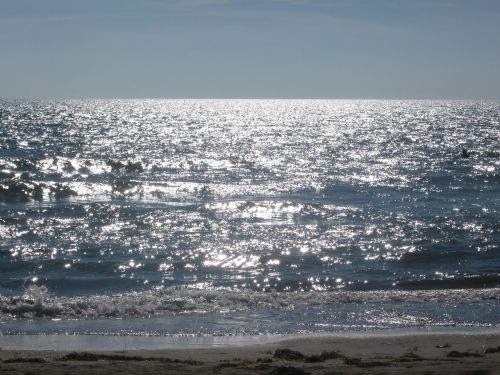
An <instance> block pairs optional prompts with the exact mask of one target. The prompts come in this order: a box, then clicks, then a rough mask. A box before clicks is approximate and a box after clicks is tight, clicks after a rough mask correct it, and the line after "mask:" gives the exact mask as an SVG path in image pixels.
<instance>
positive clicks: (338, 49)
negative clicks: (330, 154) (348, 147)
mask: <svg viewBox="0 0 500 375" xmlns="http://www.w3.org/2000/svg"><path fill="white" fill-rule="evenodd" d="M0 97H57V98H81V97H122V98H123V97H126V98H129V97H134V98H232V97H236V98H458V99H460V98H471V99H473V98H476V99H488V98H490V99H500V1H499V0H365V1H363V0H184V1H182V0H169V1H168V0H85V1H79V0H0Z"/></svg>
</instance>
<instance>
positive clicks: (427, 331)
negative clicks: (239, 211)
mask: <svg viewBox="0 0 500 375" xmlns="http://www.w3.org/2000/svg"><path fill="white" fill-rule="evenodd" d="M433 335H441V336H446V335H463V336H468V335H470V336H481V335H498V336H499V337H500V326H495V327H472V326H471V327H467V326H460V327H456V326H453V327H446V326H426V327H407V328H388V329H370V330H363V331H361V330H347V331H337V332H306V333H293V334H259V335H209V334H207V335H191V334H186V335H185V334H170V335H150V334H146V335H126V334H124V335H120V334H43V333H41V334H3V333H2V332H1V331H0V350H22V351H42V350H51V351H69V350H77V351H86V350H93V351H116V350H122V351H123V350H128V351H130V350H163V349H179V348H182V349H209V348H215V347H245V346H251V345H267V344H269V345H272V344H276V343H279V342H287V341H294V340H310V339H320V340H323V339H377V338H379V339H383V338H391V337H407V336H408V337H410V336H412V337H416V336H433Z"/></svg>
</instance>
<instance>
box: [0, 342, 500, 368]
mask: <svg viewBox="0 0 500 375" xmlns="http://www.w3.org/2000/svg"><path fill="white" fill-rule="evenodd" d="M4 338H5V336H4ZM4 342H5V341H4ZM322 353H323V354H322ZM0 359H1V362H0V374H24V375H28V374H34V375H36V374H50V375H59V374H72V375H73V374H93V375H98V374H109V375H112V374H128V373H136V374H197V375H200V374H221V375H222V374H269V375H298V374H372V373H373V374H403V373H404V374H470V375H484V374H500V334H499V333H498V332H494V333H491V332H489V333H477V332H475V333H449V334H448V333H445V334H443V333H437V334H436V333H427V334H408V333H404V334H392V335H384V334H377V335H351V336H349V335H335V334H332V335H316V336H313V335H304V336H288V337H287V336H285V337H281V338H279V339H277V340H275V341H272V342H269V341H267V342H263V343H261V344H248V345H221V346H215V347H214V346H211V347H196V348H189V347H183V348H181V349H177V348H168V349H150V350H114V351H87V350H85V351H77V352H75V351H73V352H70V351H63V350H13V349H3V350H1V351H0Z"/></svg>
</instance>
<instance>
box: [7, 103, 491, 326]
mask: <svg viewBox="0 0 500 375" xmlns="http://www.w3.org/2000/svg"><path fill="white" fill-rule="evenodd" d="M463 149H467V150H468V153H469V157H467V158H464V157H462V150H463ZM499 192H500V103H498V102H477V101H476V102H474V101H329V100H68V101H45V100H1V101H0V332H2V333H30V334H38V333H98V334H128V335H143V334H159V335H163V334H195V335H205V334H206V335H233V334H261V333H298V332H331V331H339V330H358V329H361V330H363V329H380V328H397V327H422V326H424V327H435V326H473V327H478V326H499V325H500V314H499V313H498V311H499V307H500V252H499V251H500V249H499V244H500V220H499V209H500V194H499Z"/></svg>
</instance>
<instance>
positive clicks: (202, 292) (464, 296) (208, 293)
mask: <svg viewBox="0 0 500 375" xmlns="http://www.w3.org/2000/svg"><path fill="white" fill-rule="evenodd" d="M486 300H500V288H489V289H447V290H412V291H401V290H397V291H356V292H315V291H311V292H268V293H266V292H255V291H249V290H244V291H235V290H228V289H208V290H207V289H193V288H186V287H176V288H166V289H158V290H153V291H146V292H133V293H127V294H115V295H109V296H108V295H94V296H80V297H55V296H51V295H50V294H49V293H48V290H47V288H46V287H44V286H41V287H40V286H31V287H29V288H28V289H27V290H26V291H25V293H24V294H23V295H18V296H8V297H5V296H4V297H0V319H2V320H14V319H32V318H36V317H47V318H67V319H75V318H76V319H77V318H98V317H112V318H127V317H148V316H154V315H156V316H158V315H178V314H189V313H209V312H228V311H241V310H252V309H259V308H279V309H293V308H294V307H295V306H304V305H305V306H319V305H325V304H350V303H428V302H434V303H464V302H467V303H468V302H476V301H486Z"/></svg>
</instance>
